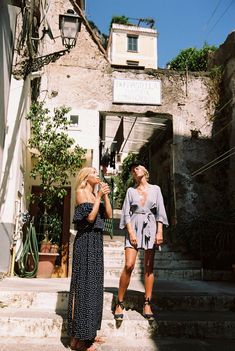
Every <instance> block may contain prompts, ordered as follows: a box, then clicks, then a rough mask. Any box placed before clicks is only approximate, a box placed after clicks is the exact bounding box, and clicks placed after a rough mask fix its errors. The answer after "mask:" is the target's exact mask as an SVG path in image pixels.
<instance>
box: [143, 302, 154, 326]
mask: <svg viewBox="0 0 235 351" xmlns="http://www.w3.org/2000/svg"><path fill="white" fill-rule="evenodd" d="M146 305H148V306H151V302H150V299H149V298H147V299H145V300H144V306H146ZM143 317H144V318H146V319H147V320H148V321H153V320H154V319H155V318H154V314H153V313H144V307H143Z"/></svg>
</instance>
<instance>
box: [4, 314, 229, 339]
mask: <svg viewBox="0 0 235 351" xmlns="http://www.w3.org/2000/svg"><path fill="white" fill-rule="evenodd" d="M0 323H1V330H0V337H19V336H21V337H32V338H55V337H56V338H60V337H66V322H65V321H63V320H62V318H61V317H59V316H58V318H54V319H45V318H42V319H38V318H37V319H34V318H28V319H27V318H22V319H19V318H11V319H9V318H0ZM234 328H235V322H228V321H227V322H219V321H217V322H215V321H213V322H212V321H200V322H197V321H193V322H192V321H178V322H175V321H174V322H172V321H158V322H156V323H154V325H152V326H150V325H149V324H148V322H146V321H140V320H138V321H136V320H134V321H133V320H126V321H123V323H122V325H121V326H120V327H119V328H117V327H116V323H115V321H114V320H103V322H102V327H101V332H102V335H104V336H108V337H116V336H120V337H124V336H125V337H129V338H151V337H152V336H154V335H155V336H159V337H160V336H164V337H190V338H217V339H218V338H225V339H234V338H235V334H234Z"/></svg>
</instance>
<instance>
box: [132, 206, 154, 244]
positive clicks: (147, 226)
mask: <svg viewBox="0 0 235 351" xmlns="http://www.w3.org/2000/svg"><path fill="white" fill-rule="evenodd" d="M133 214H142V215H145V218H144V220H143V228H142V233H143V234H144V236H145V237H146V238H147V239H150V237H151V231H150V216H151V215H153V213H152V212H151V211H150V212H146V211H141V210H137V211H134V212H133Z"/></svg>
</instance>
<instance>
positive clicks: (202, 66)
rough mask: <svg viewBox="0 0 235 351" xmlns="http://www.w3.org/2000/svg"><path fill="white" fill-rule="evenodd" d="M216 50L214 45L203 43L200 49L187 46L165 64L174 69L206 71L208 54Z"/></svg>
mask: <svg viewBox="0 0 235 351" xmlns="http://www.w3.org/2000/svg"><path fill="white" fill-rule="evenodd" d="M215 50H217V48H216V46H209V45H207V44H205V45H204V46H203V47H202V49H196V48H188V49H185V50H182V51H180V53H179V55H177V56H176V57H175V58H174V59H173V60H171V61H169V62H168V63H167V66H168V67H169V68H170V69H172V70H175V71H185V70H188V71H192V72H199V71H207V70H208V59H209V56H210V55H211V54H212V53H213V52H214V51H215Z"/></svg>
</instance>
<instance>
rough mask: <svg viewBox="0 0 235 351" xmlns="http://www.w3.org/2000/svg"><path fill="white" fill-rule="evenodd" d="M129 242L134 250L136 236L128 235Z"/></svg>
mask: <svg viewBox="0 0 235 351" xmlns="http://www.w3.org/2000/svg"><path fill="white" fill-rule="evenodd" d="M129 240H130V243H131V245H132V246H133V247H134V248H137V245H138V243H137V238H136V235H135V234H129Z"/></svg>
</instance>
